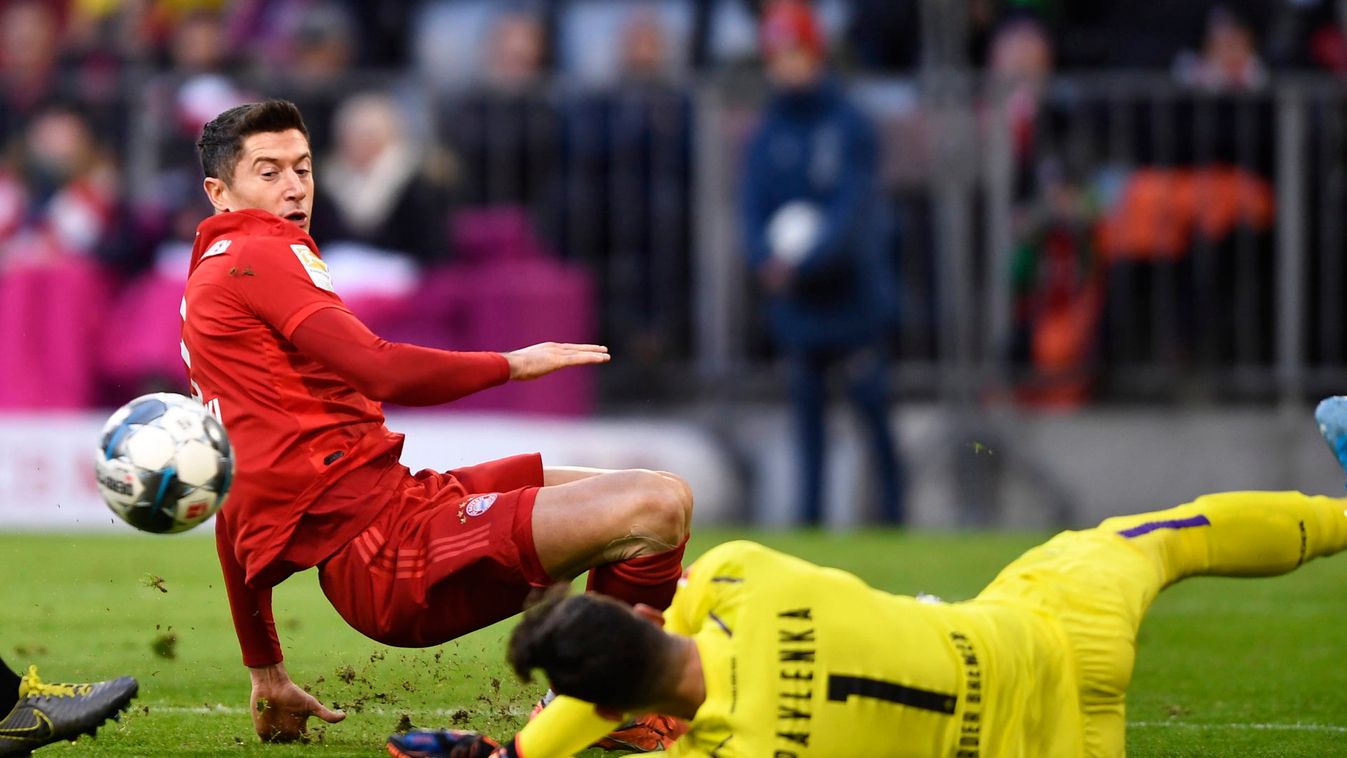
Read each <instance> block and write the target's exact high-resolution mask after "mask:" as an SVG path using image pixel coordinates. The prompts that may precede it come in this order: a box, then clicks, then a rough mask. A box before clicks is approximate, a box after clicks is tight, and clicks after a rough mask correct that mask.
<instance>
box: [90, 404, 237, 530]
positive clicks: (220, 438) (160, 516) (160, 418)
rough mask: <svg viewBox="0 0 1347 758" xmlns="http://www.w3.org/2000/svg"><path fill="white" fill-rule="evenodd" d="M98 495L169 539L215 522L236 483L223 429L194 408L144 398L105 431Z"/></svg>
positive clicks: (231, 453)
mask: <svg viewBox="0 0 1347 758" xmlns="http://www.w3.org/2000/svg"><path fill="white" fill-rule="evenodd" d="M94 474H95V476H96V478H97V481H98V491H99V492H100V493H101V494H102V495H103V501H104V502H106V503H107V504H108V508H110V509H111V510H112V512H113V513H115V514H117V515H118V516H120V517H121V519H122V520H123V521H125V522H126V523H128V524H130V525H131V526H134V527H135V528H137V529H141V530H144V531H147V532H154V533H156V534H171V533H173V532H181V531H185V530H187V529H191V528H192V527H194V526H196V525H197V524H200V523H201V522H202V521H205V520H206V519H208V518H210V517H211V516H213V515H215V513H216V511H219V510H220V507H221V506H223V505H224V502H225V498H226V497H227V496H228V495H229V485H230V484H231V483H232V482H233V480H234V450H233V448H232V447H230V445H229V438H228V437H227V436H226V435H225V429H224V426H223V425H222V424H221V423H220V422H219V421H218V420H216V418H215V417H214V416H212V415H211V414H210V412H209V411H207V410H206V408H205V407H204V406H202V405H201V404H200V403H198V402H197V401H195V400H193V399H191V398H189V397H184V396H182V395H176V394H173V393H170V392H156V393H154V394H151V395H142V396H140V397H138V398H136V399H135V400H132V401H131V402H129V403H127V404H126V405H123V406H122V407H121V408H118V409H117V411H116V412H115V413H113V414H112V416H111V417H110V418H109V419H108V422H107V424H105V425H104V426H103V434H102V437H101V438H100V440H99V443H98V453H97V456H96V458H95V461H94Z"/></svg>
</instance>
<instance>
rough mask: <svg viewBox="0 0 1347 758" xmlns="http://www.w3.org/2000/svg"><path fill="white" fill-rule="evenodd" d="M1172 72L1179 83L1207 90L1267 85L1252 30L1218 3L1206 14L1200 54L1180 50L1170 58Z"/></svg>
mask: <svg viewBox="0 0 1347 758" xmlns="http://www.w3.org/2000/svg"><path fill="white" fill-rule="evenodd" d="M1174 75H1175V77H1176V78H1177V79H1178V80H1179V81H1180V82H1182V83H1184V84H1187V85H1189V86H1192V87H1196V88H1198V89H1202V90H1206V91H1208V92H1240V91H1244V92H1247V91H1252V90H1258V89H1262V88H1263V87H1264V86H1266V85H1267V79H1268V74H1267V69H1266V68H1265V67H1264V66H1263V62H1262V61H1261V60H1260V59H1259V57H1258V47H1257V44H1256V42H1255V41H1254V33H1253V29H1252V28H1251V27H1250V26H1249V23H1248V22H1247V21H1246V20H1245V19H1244V18H1242V17H1241V16H1239V15H1238V14H1237V13H1236V12H1235V11H1233V10H1231V9H1229V8H1227V7H1225V6H1222V5H1218V6H1216V7H1214V8H1212V10H1211V12H1210V13H1209V14H1208V15H1207V29H1206V33H1205V36H1204V38H1203V42H1202V52H1201V54H1200V55H1194V54H1193V53H1192V52H1189V51H1184V52H1183V53H1180V54H1179V56H1178V58H1176V59H1175V61H1174Z"/></svg>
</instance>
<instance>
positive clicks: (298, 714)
mask: <svg viewBox="0 0 1347 758" xmlns="http://www.w3.org/2000/svg"><path fill="white" fill-rule="evenodd" d="M249 672H250V673H251V674H252V679H253V691H252V696H251V697H250V698H249V701H248V702H249V706H250V708H249V710H250V711H251V712H252V714H253V728H254V729H256V730H257V736H258V737H261V738H262V741H263V742H292V741H294V740H297V739H299V738H300V737H303V736H304V734H305V733H306V732H307V731H308V726H307V725H308V721H309V717H310V716H317V717H318V718H320V719H322V720H323V721H326V722H327V723H329V724H335V723H337V722H338V721H341V720H342V719H344V718H346V714H345V713H344V712H342V711H334V710H332V709H330V708H328V707H327V706H325V705H323V704H322V703H320V702H318V698H316V697H314V696H313V695H310V694H309V693H307V692H305V691H304V690H302V689H300V687H299V685H297V684H295V683H294V682H292V681H290V675H289V674H287V673H286V672H285V667H284V666H283V665H281V664H279V663H278V664H276V665H274V666H264V667H261V668H253V669H249Z"/></svg>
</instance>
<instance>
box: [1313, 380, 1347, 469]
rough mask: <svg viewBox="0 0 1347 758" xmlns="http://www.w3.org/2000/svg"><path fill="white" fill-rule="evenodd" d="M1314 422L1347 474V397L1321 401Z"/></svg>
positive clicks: (1315, 412) (1316, 409) (1338, 396)
mask: <svg viewBox="0 0 1347 758" xmlns="http://www.w3.org/2000/svg"><path fill="white" fill-rule="evenodd" d="M1314 421H1315V423H1317V424H1318V425H1319V434H1321V435H1323V437H1324V442H1327V443H1328V449H1329V450H1332V451H1333V457H1335V458H1337V459H1338V465H1339V466H1342V469H1343V471H1344V473H1347V396H1343V395H1334V396H1333V397H1326V398H1324V399H1323V400H1321V401H1319V407H1317V408H1315V409H1314Z"/></svg>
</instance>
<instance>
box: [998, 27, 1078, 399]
mask: <svg viewBox="0 0 1347 758" xmlns="http://www.w3.org/2000/svg"><path fill="white" fill-rule="evenodd" d="M989 47H990V51H989V53H988V55H987V61H988V72H989V74H990V82H991V84H992V86H993V88H994V92H995V93H996V95H997V96H998V97H1000V98H1001V102H1002V104H1003V107H1004V109H1005V115H1006V117H1007V120H1008V123H1007V124H1006V126H1008V127H1009V129H1010V136H1011V141H1012V142H1011V150H1012V154H1013V156H1014V159H1015V161H1014V166H1015V184H1014V193H1015V197H1014V233H1015V249H1014V252H1013V254H1012V258H1011V270H1010V272H1009V273H1010V276H1011V287H1012V292H1013V293H1014V303H1013V307H1014V315H1013V321H1012V324H1013V326H1012V329H1011V344H1010V346H1009V347H1010V357H1011V360H1012V362H1013V363H1014V364H1015V365H1016V366H1017V367H1020V368H1022V369H1024V370H1021V371H1017V372H1016V375H1015V376H1014V381H1015V384H1016V395H1017V397H1018V398H1019V399H1020V400H1022V401H1025V402H1029V403H1033V404H1035V405H1040V406H1062V405H1075V404H1078V403H1080V402H1082V401H1083V400H1084V399H1085V398H1086V396H1087V393H1088V392H1089V390H1090V387H1091V385H1092V383H1093V380H1094V378H1095V377H1094V369H1095V368H1096V367H1097V355H1096V348H1097V343H1098V337H1099V324H1100V316H1101V311H1102V298H1103V293H1102V285H1103V266H1102V264H1101V263H1100V261H1099V255H1098V251H1097V249H1096V245H1095V243H1094V228H1095V223H1096V222H1097V220H1098V209H1097V207H1096V201H1095V197H1094V193H1093V192H1092V188H1091V187H1090V184H1089V176H1088V175H1087V169H1086V167H1085V166H1083V165H1080V164H1081V162H1080V161H1079V160H1077V159H1076V157H1075V156H1073V155H1071V154H1070V153H1069V151H1068V145H1066V144H1063V142H1064V141H1063V140H1062V139H1061V137H1062V135H1061V133H1060V125H1059V123H1058V122H1059V121H1061V120H1062V119H1061V118H1060V114H1058V113H1055V112H1054V110H1053V109H1052V108H1051V107H1050V106H1049V105H1048V104H1047V103H1045V97H1046V93H1047V87H1048V82H1049V78H1050V77H1051V75H1052V70H1053V60H1054V51H1053V47H1052V41H1051V39H1050V37H1049V36H1048V33H1047V30H1046V29H1044V27H1043V26H1042V25H1041V24H1040V23H1039V22H1038V21H1037V20H1035V19H1033V18H1032V17H1027V16H1022V17H1016V18H1015V19H1012V20H1011V21H1009V22H1007V23H1005V24H1003V25H1002V26H1001V27H1000V28H999V29H998V30H997V31H996V33H995V35H994V36H993V37H992V40H991V43H990V46H989Z"/></svg>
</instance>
